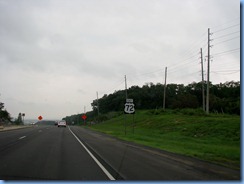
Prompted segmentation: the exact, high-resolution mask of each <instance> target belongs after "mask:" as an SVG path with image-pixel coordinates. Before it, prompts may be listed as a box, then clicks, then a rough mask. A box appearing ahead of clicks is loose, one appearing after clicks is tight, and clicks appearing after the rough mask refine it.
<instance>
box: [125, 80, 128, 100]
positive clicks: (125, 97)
mask: <svg viewBox="0 0 244 184" xmlns="http://www.w3.org/2000/svg"><path fill="white" fill-rule="evenodd" d="M127 98H128V96H127V82H126V75H125V99H127Z"/></svg>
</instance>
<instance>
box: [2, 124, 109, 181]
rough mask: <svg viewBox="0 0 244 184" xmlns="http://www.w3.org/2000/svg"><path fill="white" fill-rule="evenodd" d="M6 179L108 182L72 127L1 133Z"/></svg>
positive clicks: (46, 127)
mask: <svg viewBox="0 0 244 184" xmlns="http://www.w3.org/2000/svg"><path fill="white" fill-rule="evenodd" d="M0 155H1V156H0V179H2V180H108V179H109V178H108V177H107V175H105V174H104V172H103V171H102V170H101V168H100V167H99V166H98V165H97V163H95V162H94V160H93V159H92V158H91V156H90V155H89V154H87V151H86V150H85V149H84V148H83V147H82V146H81V145H80V143H79V142H78V141H77V140H76V139H75V137H74V136H73V135H72V133H71V132H70V130H69V129H68V128H58V127H56V126H39V127H33V128H28V129H21V130H14V131H8V132H1V133H0Z"/></svg>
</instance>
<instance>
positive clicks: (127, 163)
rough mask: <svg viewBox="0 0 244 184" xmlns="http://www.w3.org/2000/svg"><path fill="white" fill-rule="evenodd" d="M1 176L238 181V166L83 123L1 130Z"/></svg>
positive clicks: (18, 178) (17, 177)
mask: <svg viewBox="0 0 244 184" xmlns="http://www.w3.org/2000/svg"><path fill="white" fill-rule="evenodd" d="M0 179H2V180H69V181H73V180H96V181H97V180H99V181H100V180H102V181H104V180H137V181H141V180H143V181H144V180H150V181H151V180H154V181H155V180H167V181H179V180H180V181H202V180H204V181H223V180H240V171H239V170H232V169H228V168H225V167H222V166H219V165H215V164H211V163H207V162H204V161H200V160H197V159H193V158H189V157H185V156H181V155H177V154H172V153H168V152H165V151H160V150H157V149H151V148H148V147H145V146H139V145H137V144H133V143H128V142H125V141H120V140H117V139H115V138H112V137H110V136H106V135H104V134H102V133H97V132H94V131H91V130H88V129H85V128H82V127H75V126H71V127H66V128H61V127H60V128H58V127H56V126H38V127H31V128H26V129H19V130H12V131H6V132H0Z"/></svg>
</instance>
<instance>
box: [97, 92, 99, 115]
mask: <svg viewBox="0 0 244 184" xmlns="http://www.w3.org/2000/svg"><path fill="white" fill-rule="evenodd" d="M97 115H98V116H99V103H98V92H97Z"/></svg>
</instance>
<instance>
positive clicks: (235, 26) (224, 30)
mask: <svg viewBox="0 0 244 184" xmlns="http://www.w3.org/2000/svg"><path fill="white" fill-rule="evenodd" d="M239 25H240V24H235V25H232V26H229V27H227V28H223V29H219V30H217V31H214V32H213V33H218V32H221V31H225V30H227V29H231V28H233V27H236V26H239Z"/></svg>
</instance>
